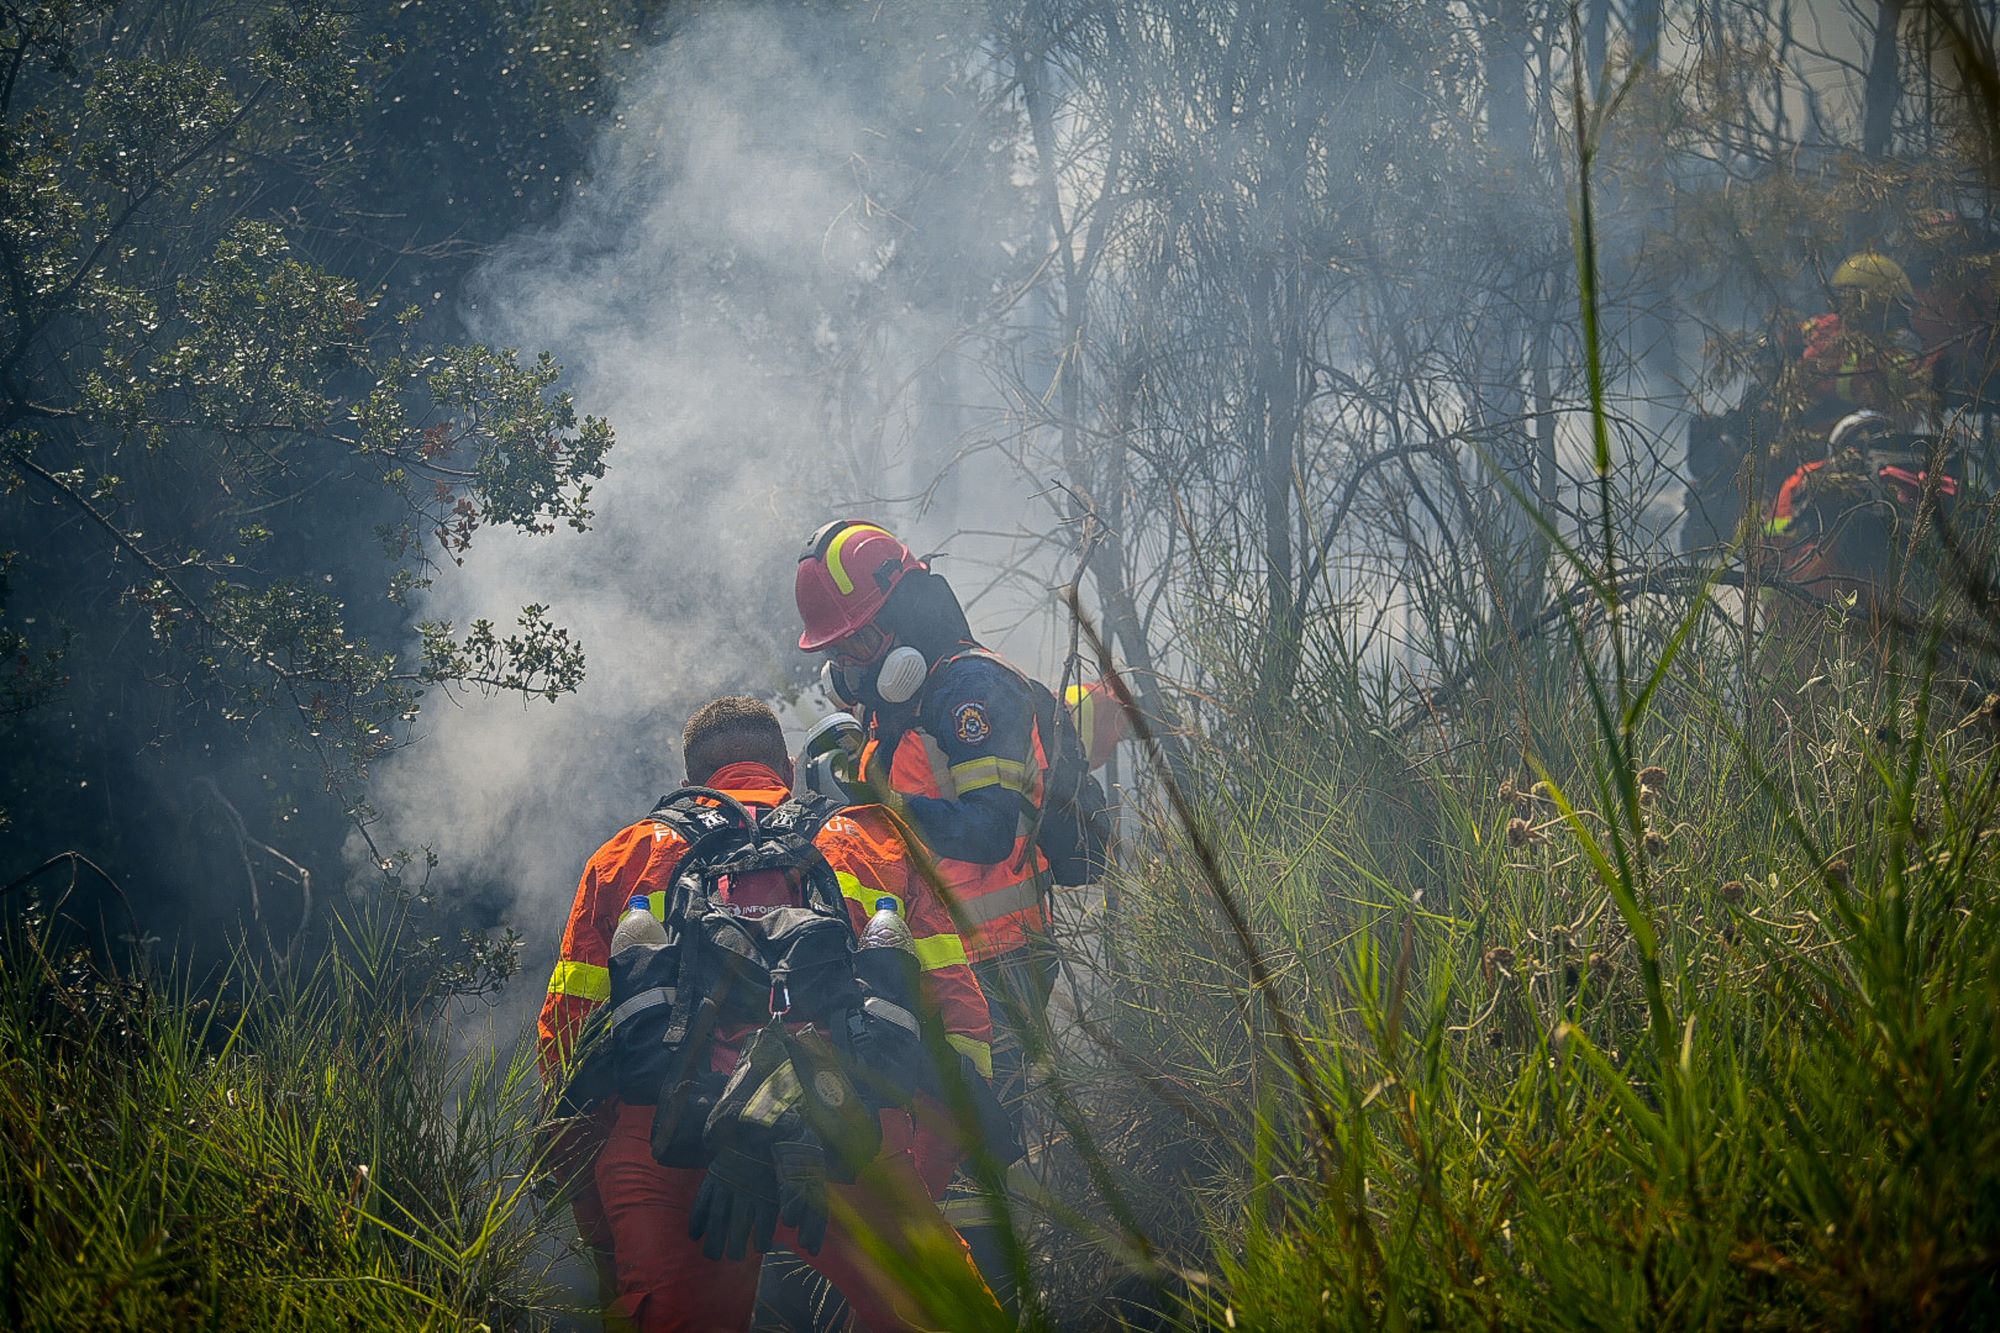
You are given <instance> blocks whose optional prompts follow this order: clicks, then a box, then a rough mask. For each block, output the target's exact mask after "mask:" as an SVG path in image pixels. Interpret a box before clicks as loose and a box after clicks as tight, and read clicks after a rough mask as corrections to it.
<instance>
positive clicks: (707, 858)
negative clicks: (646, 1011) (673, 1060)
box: [647, 787, 757, 1046]
mask: <svg viewBox="0 0 2000 1333" xmlns="http://www.w3.org/2000/svg"><path fill="white" fill-rule="evenodd" d="M647 818H648V819H651V820H652V821H653V822H655V823H657V824H660V825H662V826H663V827H665V828H667V829H670V830H672V831H673V832H674V833H675V834H677V835H679V837H680V839H681V841H683V842H685V843H686V844H687V848H686V850H685V851H683V852H682V853H681V855H680V860H679V861H677V862H676V863H675V866H674V880H673V884H674V887H673V891H672V893H671V895H670V896H669V898H668V901H667V910H666V913H665V915H666V919H667V923H668V925H669V927H670V928H674V929H677V930H679V933H680V934H681V936H682V937H683V939H684V940H685V941H686V942H687V943H688V945H689V946H698V944H699V934H700V933H699V932H698V931H690V930H687V929H685V926H686V923H688V922H690V921H692V920H694V919H695V918H696V917H698V916H700V915H701V914H702V912H703V911H704V909H706V908H707V907H709V906H710V905H711V904H712V902H713V895H712V894H711V893H710V892H709V887H708V886H709V881H710V877H711V874H712V872H713V869H714V866H715V857H716V854H717V853H718V852H720V851H723V850H724V849H725V848H728V847H730V846H731V845H732V844H739V843H741V842H743V841H745V840H746V839H751V838H755V837H756V836H757V816H756V815H755V814H753V813H751V811H750V810H749V809H748V808H747V807H746V806H745V805H744V804H743V803H742V802H741V801H739V800H737V799H736V798H735V797H733V796H731V795H729V794H728V793H727V792H721V791H717V790H715V789H714V788H713V787H682V788H681V789H680V790H679V791H676V792H673V793H672V794H670V795H668V796H665V797H662V798H661V800H660V803H659V805H657V806H655V807H654V809H653V812H652V813H651V814H650V815H648V816H647ZM707 954H708V950H707V949H704V948H700V947H684V948H683V951H682V958H681V976H680V979H679V984H678V986H676V988H675V990H676V994H675V996H674V1001H673V1008H672V1010H671V1012H670V1013H669V1015H668V1017H667V1030H666V1032H665V1034H664V1035H663V1036H662V1037H661V1039H660V1040H661V1041H662V1042H663V1043H664V1044H665V1045H668V1046H676V1045H679V1044H681V1043H685V1042H687V1041H688V1040H689V1031H690V1029H691V1028H692V1027H693V1026H694V1024H695V1015H696V1013H697V1012H698V1011H699V1010H700V1008H701V1006H702V1002H703V1000H704V999H705V998H706V997H707V995H708V992H709V990H710V989H711V988H712V986H713V984H714V976H713V968H712V967H710V966H708V962H709V960H708V958H707ZM701 1040H702V1041H706V1034H705V1033H704V1034H703V1035H702V1038H701Z"/></svg>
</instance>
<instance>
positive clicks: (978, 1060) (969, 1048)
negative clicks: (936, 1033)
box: [944, 1032, 993, 1078]
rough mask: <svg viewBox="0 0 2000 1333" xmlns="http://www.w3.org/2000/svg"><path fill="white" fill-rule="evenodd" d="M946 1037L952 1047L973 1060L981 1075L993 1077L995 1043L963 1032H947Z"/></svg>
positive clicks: (973, 1065) (974, 1066)
mask: <svg viewBox="0 0 2000 1333" xmlns="http://www.w3.org/2000/svg"><path fill="white" fill-rule="evenodd" d="M944 1039H945V1040H946V1041H948V1042H950V1043H951V1048H952V1049H953V1050H955V1051H957V1052H959V1053H960V1054H961V1055H963V1056H964V1057H965V1058H966V1059H968V1060H970V1061H972V1067H973V1068H974V1069H977V1070H978V1071H979V1077H981V1078H992V1077H993V1044H992V1043H991V1042H984V1041H981V1040H979V1039H978V1038H977V1037H968V1036H966V1035H965V1034H964V1033H963V1032H947V1033H945V1034H944Z"/></svg>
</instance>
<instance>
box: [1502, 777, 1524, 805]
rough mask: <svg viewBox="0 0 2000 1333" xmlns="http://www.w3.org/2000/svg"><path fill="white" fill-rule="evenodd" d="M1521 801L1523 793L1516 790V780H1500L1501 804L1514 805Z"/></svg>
mask: <svg viewBox="0 0 2000 1333" xmlns="http://www.w3.org/2000/svg"><path fill="white" fill-rule="evenodd" d="M1520 799H1521V793H1520V792H1518V791H1516V790H1514V779H1512V778H1502V779H1500V804H1502V805H1512V804H1514V802H1516V801H1518V800H1520Z"/></svg>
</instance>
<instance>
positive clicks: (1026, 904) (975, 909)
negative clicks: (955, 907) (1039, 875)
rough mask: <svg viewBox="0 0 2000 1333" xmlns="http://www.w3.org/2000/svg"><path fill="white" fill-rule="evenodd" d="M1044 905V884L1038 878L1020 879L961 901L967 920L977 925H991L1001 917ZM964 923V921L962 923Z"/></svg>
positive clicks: (961, 907)
mask: <svg viewBox="0 0 2000 1333" xmlns="http://www.w3.org/2000/svg"><path fill="white" fill-rule="evenodd" d="M1041 905H1042V885H1041V881H1040V880H1038V879H1033V878H1030V879H1024V880H1018V881H1016V882H1015V883H1012V884H1009V885H1006V886H1005V887H1004V888H998V889H994V890H993V891H992V892H990V893H981V894H978V895H976V896H973V897H968V898H965V899H963V900H961V902H960V909H961V911H962V912H963V913H964V916H965V920H966V921H967V922H970V923H971V924H973V925H975V926H990V925H992V924H993V923H994V922H995V921H998V920H999V919H1000V918H1001V917H1006V916H1012V915H1014V913H1016V912H1026V911H1029V910H1031V909H1033V908H1037V907H1040V906H1041ZM961 924H963V923H961Z"/></svg>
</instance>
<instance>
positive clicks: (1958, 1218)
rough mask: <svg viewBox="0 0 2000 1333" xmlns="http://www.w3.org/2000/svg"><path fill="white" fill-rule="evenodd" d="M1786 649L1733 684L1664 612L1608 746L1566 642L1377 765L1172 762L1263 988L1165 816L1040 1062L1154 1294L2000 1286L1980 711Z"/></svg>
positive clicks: (1330, 743)
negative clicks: (1611, 754) (1108, 1183)
mask: <svg viewBox="0 0 2000 1333" xmlns="http://www.w3.org/2000/svg"><path fill="white" fill-rule="evenodd" d="M1833 642H1834V644H1835V646H1836V647H1837V646H1838V644H1839V640H1838V639H1837V638H1836V639H1835V640H1834V641H1833ZM1804 660H1807V661H1812V660H1821V661H1823V662H1824V666H1823V669H1821V670H1817V671H1814V672H1812V673H1811V674H1810V675H1808V676H1806V677H1803V678H1792V679H1782V680H1781V679H1776V678H1770V677H1765V678H1762V679H1760V680H1759V682H1758V685H1759V689H1758V691H1757V693H1756V694H1755V695H1754V697H1747V698H1746V697H1744V696H1743V695H1742V692H1741V691H1740V689H1738V688H1736V685H1735V684H1732V683H1731V681H1730V680H1729V679H1728V677H1729V676H1730V675H1731V674H1732V673H1733V672H1734V671H1735V670H1736V668H1737V667H1738V665H1739V664H1738V663H1736V662H1734V661H1733V660H1732V659H1731V657H1730V655H1729V645H1728V643H1727V640H1726V638H1724V637H1722V636H1719V635H1718V636H1715V637H1713V638H1711V639H1708V640H1704V641H1703V642H1702V643H1701V644H1697V645H1695V646H1692V647H1689V648H1688V649H1687V650H1686V651H1685V652H1684V653H1683V654H1682V655H1681V656H1680V658H1679V660H1678V661H1677V663H1676V664H1675V666H1674V669H1673V671H1672V674H1671V679H1670V680H1669V681H1668V682H1666V683H1665V684H1664V685H1663V687H1662V692H1661V693H1660V694H1659V695H1658V696H1657V699H1658V706H1656V707H1654V708H1652V709H1650V710H1649V711H1648V713H1647V715H1646V716H1645V717H1644V718H1642V719H1641V720H1640V722H1639V725H1637V726H1636V727H1635V728H1634V729H1633V731H1632V734H1631V741H1632V746H1631V753H1630V764H1629V767H1628V772H1627V773H1625V774H1622V775H1621V774H1616V773H1612V772H1608V771H1605V769H1604V764H1603V760H1604V756H1605V752H1606V750H1607V749H1608V748H1610V747H1607V746H1605V745H1603V744H1601V743H1599V744H1596V745H1595V746H1593V744H1592V733H1593V731H1594V722H1593V708H1592V704H1591V700H1590V698H1589V692H1588V690H1587V688H1586V683H1585V681H1584V679H1583V678H1582V677H1581V676H1580V675H1579V676H1577V677H1575V678H1573V679H1572V681H1571V682H1570V683H1569V684H1568V686H1567V688H1563V687H1561V686H1554V687H1550V686H1544V687H1543V688H1542V689H1541V690H1540V691H1539V692H1537V691H1536V690H1533V689H1528V690H1522V689H1515V690H1512V691H1510V692H1509V693H1510V694H1511V696H1512V697H1509V698H1500V699H1495V700H1492V701H1489V703H1488V704H1487V706H1486V708H1485V710H1484V711H1470V710H1468V711H1466V712H1463V713H1461V714H1459V715H1458V716H1456V717H1455V718H1454V719H1453V721H1452V723H1451V724H1450V725H1449V727H1446V726H1443V725H1440V726H1439V727H1438V728H1437V729H1435V730H1433V731H1431V732H1429V733H1427V734H1426V733H1419V734H1416V735H1413V736H1412V737H1411V738H1410V739H1409V743H1408V745H1407V746H1406V747H1405V750H1404V753H1403V754H1402V756H1401V758H1400V762H1394V763H1386V762H1382V756H1381V755H1379V754H1378V755H1376V756H1375V757H1374V758H1373V759H1371V760H1370V761H1369V762H1367V763H1364V764H1356V763H1355V762H1354V761H1353V756H1354V755H1355V753H1356V750H1355V747H1354V746H1353V745H1352V744H1349V743H1347V742H1346V741H1345V740H1344V739H1343V738H1342V737H1340V736H1339V735H1337V734H1332V733H1331V732H1329V731H1327V730H1322V731H1319V732H1318V733H1311V732H1301V731H1294V732H1293V733H1291V734H1289V735H1286V736H1282V737H1279V736H1273V737H1270V738H1268V739H1267V740H1266V741H1265V743H1263V744H1261V745H1259V746H1257V747H1255V748H1254V749H1252V750H1250V751H1247V752H1246V751H1235V752H1232V753H1230V754H1228V755H1222V754H1219V753H1218V754H1211V755H1210V756H1208V758H1207V759H1206V760H1205V761H1203V763H1202V766H1201V767H1200V769H1199V771H1198V774H1197V777H1196V778H1195V783H1196V785H1198V786H1199V788H1200V790H1201V791H1202V792H1203V794H1204V796H1205V797H1212V799H1207V800H1205V801H1204V803H1203V805H1204V810H1205V812H1206V813H1207V814H1208V816H1209V818H1208V820H1207V822H1206V824H1205V825H1204V826H1202V827H1201V828H1200V829H1198V830H1197V831H1198V832H1200V833H1201V834H1202V835H1203V836H1204V837H1205V839H1206V840H1207V841H1208V843H1209V845H1210V846H1211V848H1212V849H1213V851H1214V854H1215V857H1216V860H1217V862H1218V863H1219V866H1220V868H1221V870H1222V872H1223V877H1224V881H1225V888H1226V889H1227V891H1228V892H1229V893H1230V894H1231V895H1232V896H1233V897H1234V898H1235V900H1236V902H1237V905H1238V906H1239V908H1240V910H1241V911H1242V912H1243V913H1244V915H1245V916H1246V917H1247V918H1248V920H1249V923H1250V925H1251V930H1252V935H1253V937H1254V941H1255V946H1256V948H1257V950H1258V951H1259V952H1260V953H1261V955H1262V958H1263V963H1264V966H1265V967H1266V969H1267V971H1268V973H1269V977H1270V981H1269V984H1267V985H1263V986H1259V985H1256V984H1253V982H1252V981H1251V979H1250V976H1249V972H1248V969H1247V965H1246V958H1245V953H1244V950H1243V949H1242V947H1241V946H1240V943H1239V941H1238V940H1237V938H1236V937H1235V935H1234V933H1233V932H1232V931H1231V930H1230V929H1229V928H1228V927H1227V926H1226V924H1225V922H1224V920H1223V918H1222V915H1221V913H1219V912H1218V910H1217V905H1216V901H1215V896H1214V889H1213V887H1212V885H1211V884H1210V883H1209V882H1208V881H1207V879H1206V878H1205V875H1204V872H1203V869H1202V867H1201V865H1200V863H1199V859H1198V858H1197V857H1196V856H1195V855H1194V854H1193V853H1192V852H1191V851H1189V850H1188V844H1187V841H1186V839H1185V838H1184V837H1183V836H1181V834H1182V832H1183V831H1181V830H1178V829H1174V828H1171V827H1163V828H1161V829H1158V830H1156V833H1157V835H1158V843H1157V845H1158V846H1159V847H1160V848H1162V849H1163V850H1160V851H1157V852H1156V853H1154V854H1153V855H1151V856H1149V857H1148V858H1146V859H1145V860H1143V861H1142V862H1140V863H1138V864H1135V865H1132V866H1129V867H1128V868H1127V869H1126V871H1125V872H1124V873H1123V874H1122V875H1121V876H1120V880H1119V883H1118V886H1117V888H1118V893H1117V903H1118V907H1117V913H1116V916H1115V917H1114V918H1113V919H1111V920H1109V921H1108V922H1107V923H1106V931H1105V933H1106V935H1108V936H1109V937H1110V938H1112V939H1114V940H1115V941H1116V947H1115V948H1109V949H1106V948H1100V947H1096V946H1094V945H1093V946H1091V947H1090V948H1089V953H1090V957H1091V965H1092V969H1093V971H1092V976H1093V986H1094V990H1095V994H1096V996H1097V1000H1096V1003H1095V1005H1094V1006H1093V1007H1094V1009H1095V1010H1096V1014H1095V1018H1094V1024H1093V1032H1094V1036H1095V1037H1096V1038H1097V1040H1096V1042H1095V1044H1094V1045H1087V1046H1085V1047H1083V1048H1082V1049H1081V1051H1080V1053H1079V1054H1078V1056H1077V1058H1076V1060H1075V1061H1074V1067H1073V1068H1072V1069H1071V1070H1069V1071H1068V1072H1069V1074H1070V1076H1071V1077H1072V1078H1073V1079H1074V1080H1075V1081H1076V1084H1077V1086H1078V1088H1079V1091H1080V1093H1081V1094H1082V1095H1081V1100H1082V1101H1083V1102H1084V1103H1085V1104H1086V1105H1087V1106H1089V1107H1090V1112H1089V1115H1090V1118H1091V1123H1092V1127H1093V1128H1094V1131H1095V1135H1094V1137H1095V1139H1096V1141H1097V1142H1098V1143H1100V1144H1102V1145H1105V1148H1104V1150H1105V1151H1106V1152H1108V1153H1109V1154H1110V1155H1111V1156H1112V1158H1113V1160H1114V1163H1115V1165H1116V1167H1117V1168H1118V1174H1119V1175H1120V1176H1121V1177H1122V1178H1125V1179H1127V1180H1129V1182H1130V1184H1129V1185H1128V1187H1127V1188H1128V1191H1129V1193H1130V1195H1131V1197H1132V1200H1133V1201H1134V1203H1135V1206H1138V1207H1140V1208H1141V1209H1142V1211H1143V1214H1144V1220H1145V1227H1146V1230H1147V1231H1148V1232H1149V1234H1150V1235H1152V1236H1153V1237H1154V1238H1155V1239H1156V1240H1157V1241H1158V1242H1160V1244H1161V1263H1160V1269H1159V1273H1158V1274H1157V1276H1158V1277H1159V1278H1160V1279H1161V1281H1160V1282H1159V1284H1158V1287H1159V1297H1158V1299H1156V1300H1155V1301H1154V1305H1155V1307H1156V1308H1157V1309H1158V1310H1159V1311H1160V1312H1161V1317H1160V1319H1159V1320H1158V1322H1162V1323H1170V1324H1173V1325H1176V1326H1182V1327H1188V1326H1229V1327H1244V1328H1318V1327H1327V1326H1355V1327H1376V1326H1388V1327H1435V1328H1451V1327H1464V1326H1473V1325H1482V1326H1494V1327H1537V1328H1605V1327H1611V1328H1617V1327H1642V1326H1643V1327H1709V1326H1719V1325H1727V1326H1746V1325H1747V1326H1759V1327H1825V1326H1846V1327H1859V1326H1879V1325H1884V1324H1889V1325H1895V1326H1905V1325H1928V1326H1937V1327H1947V1326H1967V1325H1970V1324H1978V1323H1989V1322H1991V1321H1992V1320H1993V1319H1994V1318H1995V1317H1996V1316H2000V1288H1996V1283H1995V1279H1994V1277H1993V1274H1994V1272H1995V1271H1996V1268H2000V1164H1996V1163H2000V1158H1996V1150H2000V1108H1995V1107H1994V1106H1993V1105H1992V1103H1991V1095H1992V1092H1993V1088H1994V1078H1995V1074H1996V1072H2000V915H1997V914H1996V908H2000V904H1996V902H1995V897H1996V866H1995V856H1996V847H1995V836H1994V833H1995V822H1994V821H1995V814H1996V809H2000V768H1996V765H1995V756H1996V752H1995V742H1996V739H2000V728H1996V725H1995V719H1994V717H1993V716H1992V715H1991V713H1989V712H1987V711H1981V710H1975V711H1970V712H1967V711H1965V710H1958V711H1949V710H1947V709H1946V707H1945V705H1944V704H1943V703H1942V702H1940V701H1939V700H1938V699H1937V698H1936V697H1935V696H1934V694H1933V693H1932V692H1931V691H1929V690H1928V689H1927V688H1926V685H1925V682H1924V681H1923V680H1922V679H1921V678H1918V679H1912V678H1909V677H1899V676H1897V675H1895V674H1894V673H1890V674H1886V675H1885V674H1881V673H1878V672H1877V671H1876V670H1874V669H1864V668H1863V667H1861V666H1860V665H1858V664H1856V663H1854V662H1851V661H1846V660H1842V659H1840V658H1839V657H1838V656H1835V657H1834V658H1833V659H1832V660H1830V661H1826V660H1824V659H1815V658H1812V657H1807V658H1805V659H1804ZM1739 683H1740V682H1739ZM1579 732H1580V733H1581V734H1577V733H1579ZM1599 739H1600V740H1601V738H1599ZM1555 754H1560V755H1562V756H1563V757H1562V758H1561V760H1559V761H1557V760H1552V759H1550V758H1547V756H1550V755H1555ZM1537 764H1539V765H1541V766H1542V769H1543V773H1542V774H1541V775H1538V774H1537V773H1536V772H1535V771H1534V769H1535V766H1536V765H1537ZM1626 790H1629V791H1630V793H1631V806H1632V808H1631V810H1630V811H1627V810H1624V809H1621V808H1620V804H1621V802H1620V793H1621V791H1626ZM1586 794H1587V795H1586ZM1566 807H1567V808H1566ZM1613 830H1618V831H1619V836H1617V837H1614V836H1613ZM1614 843H1617V844H1620V846H1614ZM1079 943H1081V942H1079ZM1281 1024H1282V1025H1287V1026H1289V1027H1290V1028H1291V1029H1293V1030H1295V1031H1296V1032H1297V1033H1298V1034H1300V1036H1301V1038H1302V1039H1303V1043H1304V1046H1305V1050H1306V1052H1307V1059H1306V1061H1305V1063H1304V1064H1303V1065H1302V1066H1301V1065H1298V1064H1296V1063H1295V1062H1294V1061H1293V1060H1292V1059H1291V1058H1290V1056H1289V1055H1288V1046H1287V1042H1286V1041H1285V1040H1284V1039H1283V1038H1282V1033H1281V1032H1280V1025H1281ZM1069 1266H1070V1268H1071V1269H1072V1277H1073V1278H1074V1277H1075V1276H1076V1275H1077V1274H1094V1276H1091V1277H1089V1279H1088V1281H1086V1282H1079V1283H1077V1285H1078V1286H1080V1287H1083V1288H1085V1289H1087V1288H1088V1287H1089V1286H1091V1285H1094V1284H1097V1283H1101V1282H1102V1281H1103V1280H1104V1278H1105V1276H1106V1274H1107V1273H1108V1271H1109V1266H1108V1265H1105V1266H1102V1267H1096V1268H1093V1267H1092V1265H1091V1264H1090V1263H1089V1262H1088V1261H1085V1260H1081V1259H1077V1258H1075V1257H1072V1258H1071V1259H1070V1260H1069ZM1084 1299H1085V1304H1084V1306H1083V1307H1082V1308H1083V1309H1088V1308H1089V1306H1088V1298H1087V1297H1086V1298H1084ZM1068 1317H1070V1318H1088V1316H1087V1315H1085V1314H1083V1313H1082V1310H1081V1309H1079V1308H1078V1307H1077V1306H1074V1305H1073V1306H1071V1307H1070V1310H1069V1315H1068Z"/></svg>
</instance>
